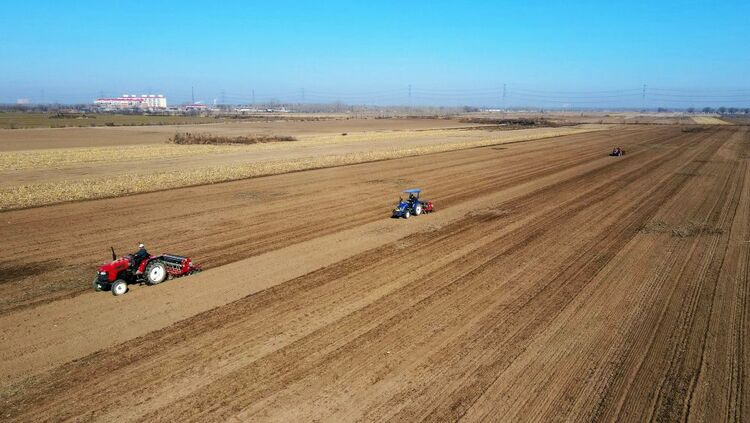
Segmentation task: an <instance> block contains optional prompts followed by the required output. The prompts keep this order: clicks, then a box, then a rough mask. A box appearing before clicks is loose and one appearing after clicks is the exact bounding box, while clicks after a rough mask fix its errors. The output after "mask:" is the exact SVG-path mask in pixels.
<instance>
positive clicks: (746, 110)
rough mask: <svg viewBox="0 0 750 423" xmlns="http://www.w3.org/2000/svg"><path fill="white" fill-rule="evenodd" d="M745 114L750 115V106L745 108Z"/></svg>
mask: <svg viewBox="0 0 750 423" xmlns="http://www.w3.org/2000/svg"><path fill="white" fill-rule="evenodd" d="M745 114H746V115H750V107H746V108H745Z"/></svg>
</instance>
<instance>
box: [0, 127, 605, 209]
mask: <svg viewBox="0 0 750 423" xmlns="http://www.w3.org/2000/svg"><path fill="white" fill-rule="evenodd" d="M601 129H603V128H602V127H600V126H595V125H594V126H584V127H563V128H535V129H526V130H518V131H481V130H472V131H467V130H464V129H431V130H408V129H407V130H399V131H386V132H369V131H368V132H352V133H347V134H346V135H343V133H336V134H325V135H301V136H299V139H297V138H295V141H279V142H265V143H258V144H250V145H209V144H188V145H178V144H174V143H169V144H167V143H164V144H145V145H132V146H117V147H114V146H112V147H77V148H58V149H34V150H21V151H9V152H6V153H3V154H2V155H0V181H1V182H0V210H9V209H14V208H24V207H33V206H42V205H48V204H54V203H60V202H65V201H79V200H88V199H94V198H106V197H115V196H121V195H126V194H135V193H140V192H149V191H159V190H164V189H170V188H177V187H183V186H192V185H200V184H211V183H217V182H226V181H231V180H236V179H243V178H250V177H258V176H264V175H273V174H279V173H286V172H291V171H300V170H305V169H317V168H323V167H331V166H341V165H346V164H354V163H363V162H368V161H376V160H386V159H393V158H399V157H407V156H417V155H424V154H429V153H436V152H442V151H451V150H458V149H465V148H475V147H481V146H486V145H495V144H502V143H507V142H518V141H527V140H532V139H539V138H546V137H555V136H559V135H566V134H575V133H582V132H587V131H593V130H601ZM204 136H208V135H204ZM276 136H277V137H278V136H279V135H276Z"/></svg>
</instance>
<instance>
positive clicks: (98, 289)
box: [91, 276, 102, 292]
mask: <svg viewBox="0 0 750 423" xmlns="http://www.w3.org/2000/svg"><path fill="white" fill-rule="evenodd" d="M91 286H92V287H94V291H96V292H99V291H101V290H102V289H101V288H100V287H99V277H98V276H97V277H95V278H94V283H93V284H91Z"/></svg>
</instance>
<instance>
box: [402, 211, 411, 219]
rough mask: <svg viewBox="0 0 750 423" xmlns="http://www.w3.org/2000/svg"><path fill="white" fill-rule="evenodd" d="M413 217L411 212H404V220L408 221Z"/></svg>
mask: <svg viewBox="0 0 750 423" xmlns="http://www.w3.org/2000/svg"><path fill="white" fill-rule="evenodd" d="M410 216H411V212H410V211H409V210H407V211H405V212H404V219H408V218H409V217H410Z"/></svg>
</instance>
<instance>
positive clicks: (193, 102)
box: [190, 87, 195, 104]
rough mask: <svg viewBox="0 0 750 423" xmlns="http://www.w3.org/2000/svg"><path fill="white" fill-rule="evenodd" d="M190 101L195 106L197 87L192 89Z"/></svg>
mask: <svg viewBox="0 0 750 423" xmlns="http://www.w3.org/2000/svg"><path fill="white" fill-rule="evenodd" d="M190 99H191V101H192V104H195V87H190Z"/></svg>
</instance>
